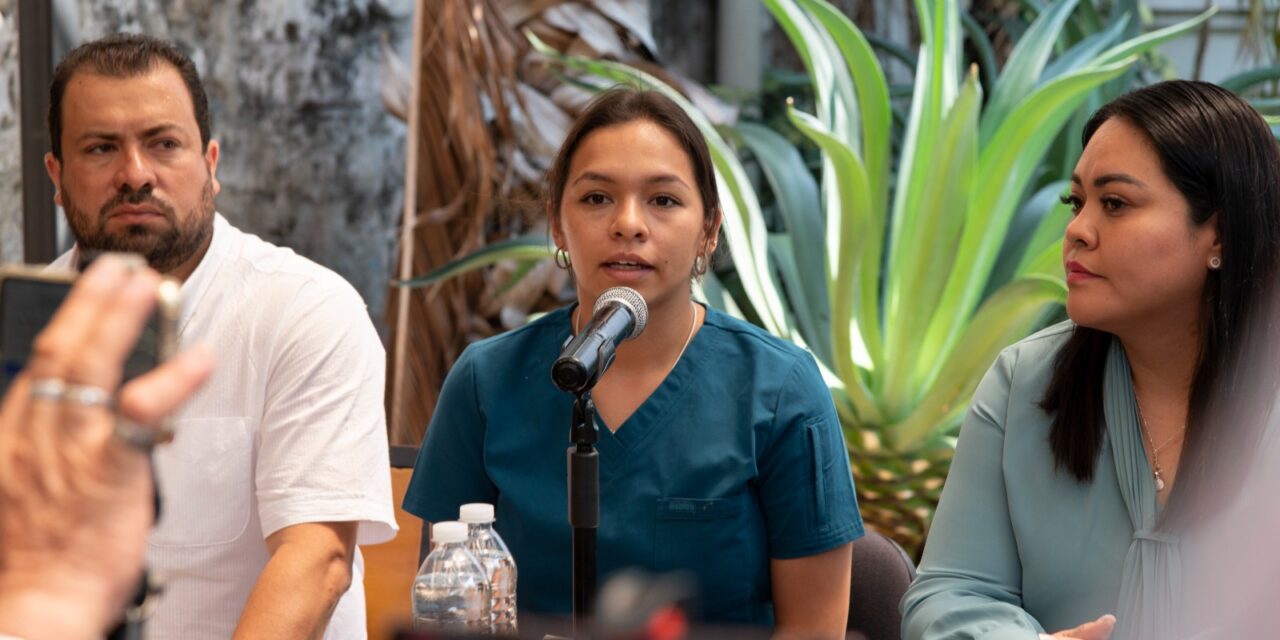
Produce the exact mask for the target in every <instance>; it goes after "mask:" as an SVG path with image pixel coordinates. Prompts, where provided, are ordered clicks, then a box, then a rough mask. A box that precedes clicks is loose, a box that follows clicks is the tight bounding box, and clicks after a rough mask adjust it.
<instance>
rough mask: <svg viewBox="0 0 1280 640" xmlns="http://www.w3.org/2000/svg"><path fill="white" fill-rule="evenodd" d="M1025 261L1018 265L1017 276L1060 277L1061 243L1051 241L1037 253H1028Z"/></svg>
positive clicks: (1059, 278)
mask: <svg viewBox="0 0 1280 640" xmlns="http://www.w3.org/2000/svg"><path fill="white" fill-rule="evenodd" d="M1028 255H1029V256H1030V257H1029V259H1027V261H1026V262H1025V263H1024V264H1022V265H1020V266H1019V267H1018V275H1017V277H1018V278H1025V277H1028V276H1033V275H1041V276H1045V277H1049V278H1056V279H1058V280H1061V279H1062V245H1061V244H1059V243H1056V242H1055V243H1053V244H1050V245H1048V246H1046V247H1045V248H1043V249H1041V250H1040V252H1039V253H1037V254H1035V255H1030V254H1028Z"/></svg>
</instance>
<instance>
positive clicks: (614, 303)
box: [551, 287, 649, 395]
mask: <svg viewBox="0 0 1280 640" xmlns="http://www.w3.org/2000/svg"><path fill="white" fill-rule="evenodd" d="M591 313H592V315H591V323H590V324H588V325H587V328H585V329H583V330H582V333H579V334H578V335H577V336H575V337H574V338H573V340H571V341H570V342H569V344H567V345H565V348H564V350H563V351H561V352H560V357H559V358H556V362H555V364H553V365H551V379H552V380H553V381H554V382H555V383H556V386H557V387H560V389H561V390H563V391H567V392H569V393H573V394H578V395H581V394H582V393H583V392H585V391H587V390H589V389H591V388H592V387H594V386H596V383H597V382H599V381H600V376H603V375H604V372H605V370H606V369H608V368H609V365H611V364H613V356H614V352H615V351H616V350H617V348H618V344H619V343H621V342H622V341H623V340H630V339H632V338H634V337H636V336H638V335H640V332H641V331H644V326H645V324H647V323H648V322H649V307H648V305H646V304H645V303H644V298H642V297H640V294H638V293H636V291H635V289H629V288H627V287H614V288H612V289H608V290H606V291H605V292H604V293H602V294H600V297H599V298H597V299H596V306H595V309H593V310H592V312H591Z"/></svg>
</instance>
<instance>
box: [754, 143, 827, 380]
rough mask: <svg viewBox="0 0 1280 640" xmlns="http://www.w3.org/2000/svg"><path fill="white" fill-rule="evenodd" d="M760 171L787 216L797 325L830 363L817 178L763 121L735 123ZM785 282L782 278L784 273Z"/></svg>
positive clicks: (819, 355) (821, 223) (798, 154)
mask: <svg viewBox="0 0 1280 640" xmlns="http://www.w3.org/2000/svg"><path fill="white" fill-rule="evenodd" d="M734 130H736V131H737V132H738V133H739V134H740V135H741V136H742V140H743V142H745V143H746V145H747V147H748V148H749V149H751V152H752V154H754V155H755V158H756V160H757V161H758V162H759V163H760V167H761V169H763V170H764V176H765V179H766V180H767V181H768V183H769V187H770V189H772V191H773V194H774V197H775V198H777V201H778V209H779V211H780V212H781V213H782V218H783V220H785V221H786V225H787V230H788V231H789V232H790V233H789V234H788V235H789V237H790V239H791V244H792V249H791V254H792V255H793V256H794V259H795V266H796V270H797V276H798V278H797V282H796V283H794V286H793V284H792V283H788V284H787V288H788V293H789V296H788V297H789V298H790V299H791V303H792V304H791V310H792V313H793V314H794V315H795V318H796V324H797V325H798V327H799V329H800V331H801V332H802V333H803V334H804V336H805V341H806V342H808V343H809V344H810V345H811V346H812V347H813V349H814V353H815V355H817V356H818V358H819V359H820V360H822V361H823V362H826V363H828V365H830V366H834V361H833V359H832V358H833V356H832V346H831V304H830V300H829V298H828V297H827V266H826V254H825V251H824V243H825V238H824V237H823V221H822V201H821V199H820V198H819V194H818V183H817V181H815V180H814V179H813V174H812V173H810V172H809V167H807V166H806V165H805V163H804V158H802V157H801V156H800V152H799V150H797V149H796V147H795V146H794V145H793V144H791V142H790V141H789V140H787V139H786V138H784V137H782V135H781V134H778V133H777V132H775V131H773V130H772V129H769V128H767V127H764V126H762V125H758V124H753V123H749V122H740V123H738V124H737V125H736V126H734ZM784 282H785V278H784Z"/></svg>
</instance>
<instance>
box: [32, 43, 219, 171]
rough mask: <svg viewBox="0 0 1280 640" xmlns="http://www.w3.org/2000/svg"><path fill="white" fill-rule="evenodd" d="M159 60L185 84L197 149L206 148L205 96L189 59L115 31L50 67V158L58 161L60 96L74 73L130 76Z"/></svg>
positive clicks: (174, 49)
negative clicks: (196, 128)
mask: <svg viewBox="0 0 1280 640" xmlns="http://www.w3.org/2000/svg"><path fill="white" fill-rule="evenodd" d="M162 62H163V63H168V64H170V65H173V68H174V69H177V71H178V75H180V76H182V82H183V83H184V84H186V85H187V92H188V93H190V94H191V104H193V105H194V106H195V116H196V124H197V125H198V126H199V127H200V149H201V150H202V151H203V150H205V149H208V147H209V136H210V133H209V130H210V123H209V99H208V98H207V97H206V96H205V93H204V85H203V84H201V83H200V74H198V73H196V66H195V64H193V63H192V62H191V58H189V57H187V54H185V53H183V52H182V50H181V49H179V48H178V47H176V46H175V45H173V44H171V43H168V42H165V41H163V40H159V39H156V38H152V37H151V36H144V35H140V34H135V33H118V34H115V35H111V36H107V37H105V38H102V39H99V40H94V41H92V42H86V43H84V44H82V45H80V46H78V47H76V48H75V49H73V50H72V51H71V53H68V54H67V55H66V57H65V58H63V59H62V62H59V63H58V68H57V69H55V70H54V72H53V82H52V83H51V84H50V85H49V144H50V145H51V146H52V147H53V157H55V158H57V159H58V160H62V96H63V95H64V94H65V93H66V92H67V83H68V82H70V81H71V77H72V76H73V75H75V74H76V72H78V71H87V72H89V73H96V74H99V75H104V76H110V77H113V78H131V77H134V76H140V75H142V74H144V73H147V72H148V71H151V70H152V69H154V68H155V66H156V65H157V64H158V63H162Z"/></svg>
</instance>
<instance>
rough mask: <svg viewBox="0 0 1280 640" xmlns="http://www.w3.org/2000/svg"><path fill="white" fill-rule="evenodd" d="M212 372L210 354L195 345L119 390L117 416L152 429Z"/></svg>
mask: <svg viewBox="0 0 1280 640" xmlns="http://www.w3.org/2000/svg"><path fill="white" fill-rule="evenodd" d="M212 371H213V351H211V350H210V349H209V348H208V347H206V346H204V345H197V346H195V347H192V348H190V349H186V350H184V351H183V352H182V353H179V354H178V355H176V356H174V357H173V358H172V359H171V360H169V361H168V362H165V363H164V364H162V365H161V366H159V367H157V368H156V369H154V370H152V371H150V372H148V373H147V374H146V375H143V376H140V377H138V378H136V379H134V380H132V381H130V382H129V384H126V385H125V386H124V388H123V389H121V391H120V404H119V408H120V413H121V415H123V416H125V417H126V418H128V419H130V420H133V421H134V422H136V423H138V424H141V425H150V426H155V425H158V424H159V423H160V421H161V420H163V419H164V418H165V417H167V416H169V415H170V414H172V413H173V412H174V411H175V410H177V409H178V407H179V406H181V405H182V403H183V402H186V401H187V399H188V398H190V397H191V395H192V394H194V393H195V392H196V389H199V388H200V385H201V384H203V383H204V381H205V380H206V379H208V377H209V374H210V373H211V372H212Z"/></svg>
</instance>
